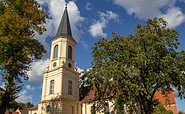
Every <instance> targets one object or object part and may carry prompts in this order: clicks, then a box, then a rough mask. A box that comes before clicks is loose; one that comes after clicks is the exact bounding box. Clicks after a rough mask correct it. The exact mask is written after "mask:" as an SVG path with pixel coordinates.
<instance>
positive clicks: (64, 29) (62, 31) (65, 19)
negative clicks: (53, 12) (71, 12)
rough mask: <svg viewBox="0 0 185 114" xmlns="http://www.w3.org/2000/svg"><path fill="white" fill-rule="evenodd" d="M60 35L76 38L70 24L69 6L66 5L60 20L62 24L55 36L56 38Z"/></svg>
mask: <svg viewBox="0 0 185 114" xmlns="http://www.w3.org/2000/svg"><path fill="white" fill-rule="evenodd" d="M60 36H67V37H69V38H71V39H72V40H74V38H73V36H72V32H71V26H70V22H69V16H68V12H67V6H66V7H65V10H64V13H63V16H62V19H61V21H60V25H59V27H58V31H57V34H56V36H55V37H54V39H55V38H57V37H60ZM74 41H75V40H74ZM75 42H76V41H75Z"/></svg>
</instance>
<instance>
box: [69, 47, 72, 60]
mask: <svg viewBox="0 0 185 114" xmlns="http://www.w3.org/2000/svg"><path fill="white" fill-rule="evenodd" d="M68 58H69V59H72V47H71V46H68Z"/></svg>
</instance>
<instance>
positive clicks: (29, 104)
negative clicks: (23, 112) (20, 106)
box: [26, 102, 34, 108]
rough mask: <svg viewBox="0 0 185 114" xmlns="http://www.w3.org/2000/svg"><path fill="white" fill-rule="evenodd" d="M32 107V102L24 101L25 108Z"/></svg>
mask: <svg viewBox="0 0 185 114" xmlns="http://www.w3.org/2000/svg"><path fill="white" fill-rule="evenodd" d="M32 107H34V105H33V104H32V103H30V102H27V103H26V108H32Z"/></svg>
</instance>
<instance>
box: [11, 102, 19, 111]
mask: <svg viewBox="0 0 185 114" xmlns="http://www.w3.org/2000/svg"><path fill="white" fill-rule="evenodd" d="M9 108H14V110H17V108H18V103H17V102H16V101H11V102H10V105H9Z"/></svg>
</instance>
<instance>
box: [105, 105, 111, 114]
mask: <svg viewBox="0 0 185 114" xmlns="http://www.w3.org/2000/svg"><path fill="white" fill-rule="evenodd" d="M104 114H110V110H109V104H108V103H107V104H105V106H104Z"/></svg>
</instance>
